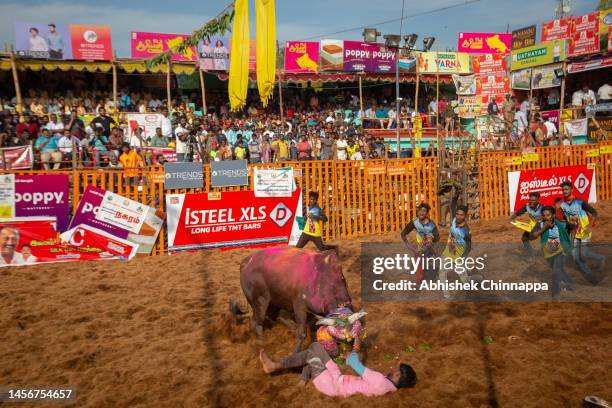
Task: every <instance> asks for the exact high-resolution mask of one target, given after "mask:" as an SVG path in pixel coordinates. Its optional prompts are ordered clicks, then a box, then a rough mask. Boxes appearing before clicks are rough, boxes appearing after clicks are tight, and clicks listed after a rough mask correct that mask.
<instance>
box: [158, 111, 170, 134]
mask: <svg viewBox="0 0 612 408" xmlns="http://www.w3.org/2000/svg"><path fill="white" fill-rule="evenodd" d="M159 127H160V128H161V131H162V136H164V137H168V138H169V137H171V136H172V121H171V120H170V118H167V117H165V116H162V118H161V123H160V124H159Z"/></svg>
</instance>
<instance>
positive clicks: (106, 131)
mask: <svg viewBox="0 0 612 408" xmlns="http://www.w3.org/2000/svg"><path fill="white" fill-rule="evenodd" d="M91 125H93V126H95V127H96V128H98V127H99V128H101V129H102V134H103V135H104V136H106V137H108V136H110V131H111V126H117V122H115V119H113V118H111V117H110V116H107V115H106V109H105V108H100V109H99V110H98V116H96V117H95V118H93V120H92V121H91Z"/></svg>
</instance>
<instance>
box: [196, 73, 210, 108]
mask: <svg viewBox="0 0 612 408" xmlns="http://www.w3.org/2000/svg"><path fill="white" fill-rule="evenodd" d="M198 71H200V90H201V91H202V116H206V112H207V110H208V109H207V107H206V85H205V84H204V73H203V72H202V70H201V69H199V68H198Z"/></svg>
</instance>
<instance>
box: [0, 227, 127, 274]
mask: <svg viewBox="0 0 612 408" xmlns="http://www.w3.org/2000/svg"><path fill="white" fill-rule="evenodd" d="M54 224H55V220H54V219H53V218H49V217H26V218H15V219H13V220H8V221H2V226H1V228H0V241H2V242H11V243H13V245H7V246H6V248H5V249H4V250H3V251H2V255H1V256H0V267H6V266H25V265H36V264H45V263H55V262H74V261H99V260H112V259H131V258H133V257H134V255H135V253H136V248H137V246H135V245H134V244H132V243H130V242H127V241H125V240H122V239H119V238H117V237H114V236H112V235H109V234H107V233H105V232H104V231H100V230H96V229H94V228H91V227H88V226H79V227H78V228H75V229H74V230H70V231H66V232H65V233H63V234H62V235H60V240H58V238H57V233H56V231H55V228H54Z"/></svg>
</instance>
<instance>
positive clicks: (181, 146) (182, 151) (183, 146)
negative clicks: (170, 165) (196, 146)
mask: <svg viewBox="0 0 612 408" xmlns="http://www.w3.org/2000/svg"><path fill="white" fill-rule="evenodd" d="M162 124H163V122H162ZM162 133H163V129H162ZM174 133H175V134H176V141H175V143H176V161H178V162H186V161H189V157H187V153H188V150H189V145H188V140H189V125H188V124H187V118H186V117H184V116H183V117H181V119H180V120H179V125H178V126H177V127H176V129H175V130H174Z"/></svg>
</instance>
